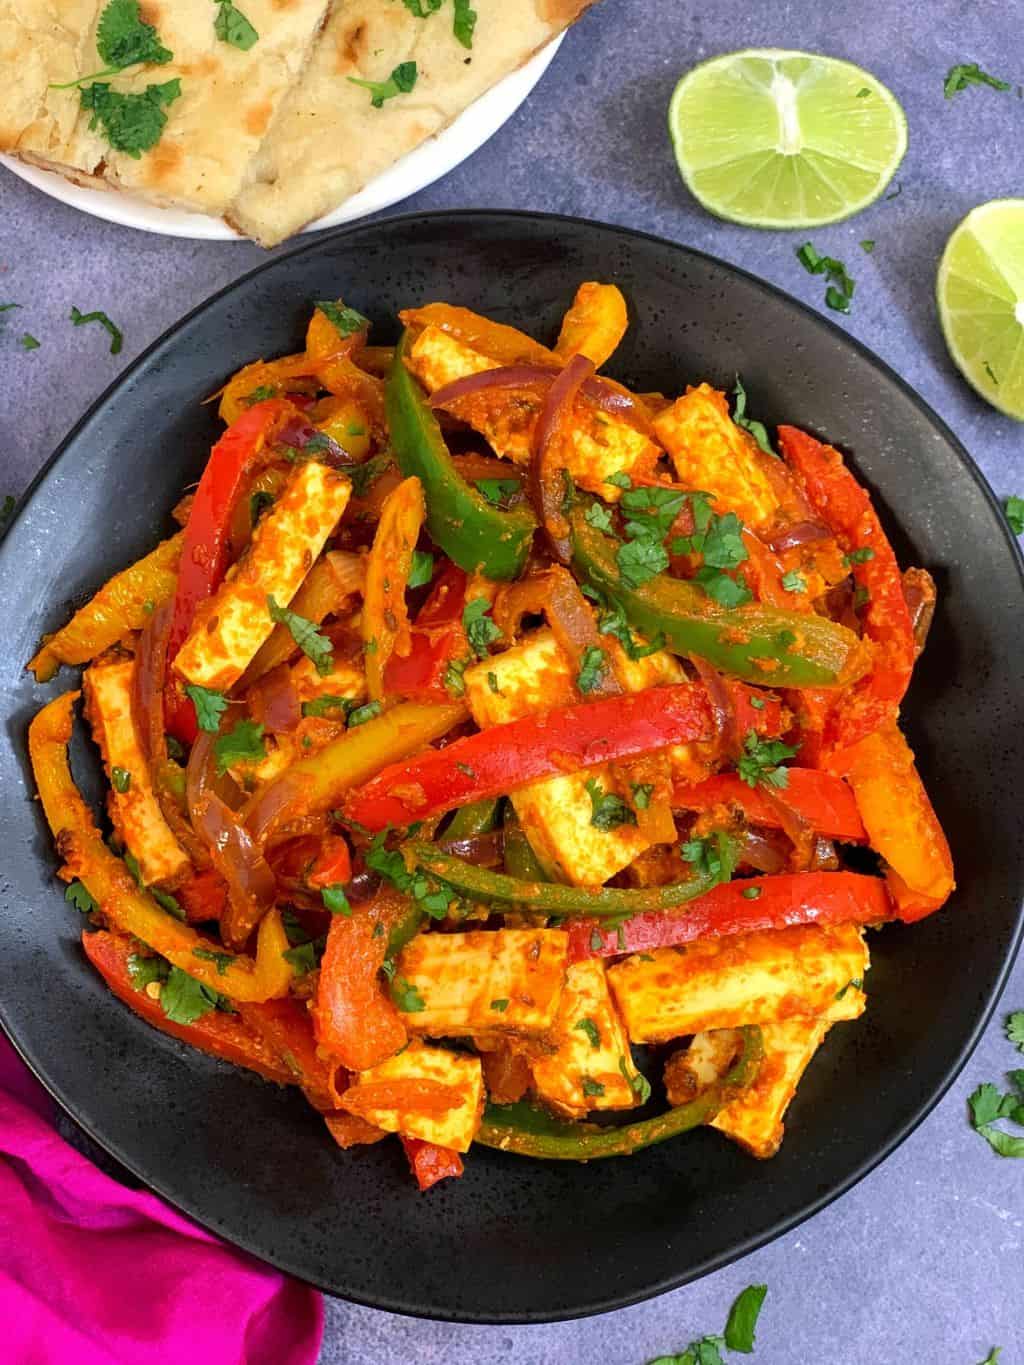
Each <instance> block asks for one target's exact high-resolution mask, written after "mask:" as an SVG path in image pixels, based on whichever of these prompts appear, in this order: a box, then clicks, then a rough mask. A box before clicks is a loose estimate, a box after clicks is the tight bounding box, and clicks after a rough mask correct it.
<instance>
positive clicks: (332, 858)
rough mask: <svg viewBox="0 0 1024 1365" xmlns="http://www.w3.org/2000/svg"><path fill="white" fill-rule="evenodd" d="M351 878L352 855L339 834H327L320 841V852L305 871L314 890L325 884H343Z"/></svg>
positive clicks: (307, 879) (320, 888) (321, 887)
mask: <svg viewBox="0 0 1024 1365" xmlns="http://www.w3.org/2000/svg"><path fill="white" fill-rule="evenodd" d="M351 880H352V855H351V853H350V852H349V849H348V844H347V843H346V842H345V840H344V839H343V838H342V836H341V835H340V834H328V835H326V836H325V837H324V838H323V839H321V841H320V852H319V853H318V854H317V855H316V857H315V858H314V859H313V865H312V866H311V867H310V869H309V871H308V872H307V873H306V881H307V882H308V883H309V885H310V886H311V887H312V888H313V890H314V891H321V890H322V889H323V888H324V887H325V886H344V885H345V884H346V883H347V882H350V881H351Z"/></svg>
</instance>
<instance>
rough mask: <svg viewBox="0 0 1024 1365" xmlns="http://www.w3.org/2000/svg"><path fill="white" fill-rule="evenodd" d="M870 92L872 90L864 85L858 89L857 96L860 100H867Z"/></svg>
mask: <svg viewBox="0 0 1024 1365" xmlns="http://www.w3.org/2000/svg"><path fill="white" fill-rule="evenodd" d="M870 94H871V91H870V90H869V89H868V88H867V86H866V85H862V86H861V88H860V89H859V90H858V91H857V98H858V99H859V100H866V99H867V98H868V96H869V95H870Z"/></svg>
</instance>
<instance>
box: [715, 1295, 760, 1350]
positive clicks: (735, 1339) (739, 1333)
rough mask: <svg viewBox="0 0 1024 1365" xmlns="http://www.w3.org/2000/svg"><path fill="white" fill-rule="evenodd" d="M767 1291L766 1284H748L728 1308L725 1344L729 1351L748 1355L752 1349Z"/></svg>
mask: <svg viewBox="0 0 1024 1365" xmlns="http://www.w3.org/2000/svg"><path fill="white" fill-rule="evenodd" d="M767 1293H768V1286H767V1285H766V1284H748V1285H747V1287H746V1289H744V1290H743V1291H742V1293H741V1294H739V1295H738V1297H737V1299H736V1302H735V1303H734V1304H733V1306H732V1307H731V1308H730V1309H729V1317H728V1319H727V1320H726V1324H725V1344H726V1346H728V1348H729V1350H730V1351H742V1352H743V1354H744V1355H749V1354H750V1353H751V1352H752V1351H753V1349H754V1335H755V1332H756V1330H757V1319H758V1317H759V1315H760V1312H761V1306H762V1304H763V1303H764V1299H765V1295H766V1294H767Z"/></svg>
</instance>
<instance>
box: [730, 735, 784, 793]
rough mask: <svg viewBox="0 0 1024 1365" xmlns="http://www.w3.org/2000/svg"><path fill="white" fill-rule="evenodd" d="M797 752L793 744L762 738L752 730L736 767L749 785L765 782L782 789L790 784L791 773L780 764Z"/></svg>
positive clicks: (768, 785) (767, 784) (767, 785)
mask: <svg viewBox="0 0 1024 1365" xmlns="http://www.w3.org/2000/svg"><path fill="white" fill-rule="evenodd" d="M795 754H796V748H795V747H794V746H793V745H790V744H783V742H782V741H781V740H780V739H761V738H760V737H759V736H758V735H757V734H756V733H755V732H754V731H753V730H750V731H748V733H747V738H746V740H745V741H744V745H743V753H742V755H741V756H740V760H739V762H738V763H737V764H736V768H737V770H738V772H739V775H740V777H741V778H742V779H743V781H744V782H745V783H746V784H747V786H748V787H756V786H758V785H759V784H764V785H765V786H766V787H778V788H779V789H780V790H781V789H784V788H785V787H786V786H788V784H789V773H788V772H787V771H786V769H785V768H783V767H780V764H781V763H782V762H783V761H784V760H785V759H787V758H792V757H793V756H794V755H795Z"/></svg>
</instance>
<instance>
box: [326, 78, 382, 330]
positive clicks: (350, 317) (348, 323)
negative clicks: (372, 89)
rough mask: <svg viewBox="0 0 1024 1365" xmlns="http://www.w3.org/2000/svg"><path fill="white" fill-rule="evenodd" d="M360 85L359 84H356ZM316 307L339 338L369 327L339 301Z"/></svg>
mask: <svg viewBox="0 0 1024 1365" xmlns="http://www.w3.org/2000/svg"><path fill="white" fill-rule="evenodd" d="M356 84H357V85H358V84H360V82H358V81H357V82H356ZM316 307H317V308H319V310H320V312H321V313H323V315H324V317H325V318H326V319H327V321H328V322H329V323H330V324H331V325H332V326H333V327H334V329H335V331H336V332H337V333H338V335H339V336H340V337H350V336H351V335H352V334H353V332H359V331H362V329H363V328H364V327H369V325H370V319H369V318H364V317H363V315H362V313H359V312H357V311H356V309H354V308H348V307H346V306H345V304H343V303H342V301H341V299H337V300H333V301H332V300H331V299H317V301H316Z"/></svg>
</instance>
